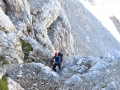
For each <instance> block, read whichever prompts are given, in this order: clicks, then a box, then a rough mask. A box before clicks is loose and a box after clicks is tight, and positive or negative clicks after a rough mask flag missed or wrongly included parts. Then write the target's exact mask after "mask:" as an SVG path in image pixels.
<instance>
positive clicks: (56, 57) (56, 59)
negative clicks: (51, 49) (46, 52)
mask: <svg viewBox="0 0 120 90" xmlns="http://www.w3.org/2000/svg"><path fill="white" fill-rule="evenodd" d="M52 59H55V64H54V65H53V70H54V71H55V72H56V71H57V70H56V66H58V67H59V70H60V69H61V60H60V56H58V53H57V52H56V53H55V56H54V57H53V58H52Z"/></svg>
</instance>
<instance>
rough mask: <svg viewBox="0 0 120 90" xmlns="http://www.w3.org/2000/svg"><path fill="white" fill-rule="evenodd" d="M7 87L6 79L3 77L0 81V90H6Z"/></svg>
mask: <svg viewBox="0 0 120 90" xmlns="http://www.w3.org/2000/svg"><path fill="white" fill-rule="evenodd" d="M7 85H8V83H7V78H6V77H5V76H3V77H2V79H1V80H0V90H8V87H7Z"/></svg>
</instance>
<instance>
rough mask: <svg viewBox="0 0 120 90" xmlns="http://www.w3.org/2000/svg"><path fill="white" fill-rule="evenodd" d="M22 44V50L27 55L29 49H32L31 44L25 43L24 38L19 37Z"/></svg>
mask: <svg viewBox="0 0 120 90" xmlns="http://www.w3.org/2000/svg"><path fill="white" fill-rule="evenodd" d="M20 42H21V44H22V50H23V51H24V54H25V56H29V53H30V51H33V48H32V46H31V44H29V43H27V42H26V41H25V40H23V39H21V38H20Z"/></svg>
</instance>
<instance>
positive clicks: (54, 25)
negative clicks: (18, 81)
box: [0, 0, 74, 63]
mask: <svg viewBox="0 0 120 90" xmlns="http://www.w3.org/2000/svg"><path fill="white" fill-rule="evenodd" d="M0 5H1V8H0V12H1V13H0V16H1V17H0V30H1V34H3V35H4V37H3V38H2V39H1V42H0V43H1V55H4V56H5V58H6V56H7V60H8V61H9V63H13V62H14V61H15V62H16V61H18V63H22V62H24V59H29V60H30V59H31V60H30V61H36V62H38V61H40V60H42V61H45V63H46V62H48V59H49V58H51V57H52V56H53V53H54V52H55V51H62V52H63V53H64V54H65V56H71V55H73V54H74V47H73V44H74V41H73V38H72V34H71V32H70V30H71V26H70V24H69V21H68V20H67V17H66V15H65V13H64V10H63V9H62V7H61V4H60V2H59V1H58V0H54V1H53V0H48V1H45V0H38V1H37V0H35V1H32V0H24V1H23V0H21V1H19V0H12V1H10V0H4V1H0ZM21 39H22V42H21ZM20 42H21V43H20ZM25 43H29V44H30V45H31V46H30V45H29V46H30V47H31V48H32V49H31V50H29V46H27V45H28V44H26V46H25V45H24V44H25ZM3 45H4V46H3ZM27 49H28V50H27ZM10 52H12V53H10ZM23 54H24V55H23ZM26 57H27V58H26ZM10 58H11V60H12V61H10ZM36 58H37V59H36Z"/></svg>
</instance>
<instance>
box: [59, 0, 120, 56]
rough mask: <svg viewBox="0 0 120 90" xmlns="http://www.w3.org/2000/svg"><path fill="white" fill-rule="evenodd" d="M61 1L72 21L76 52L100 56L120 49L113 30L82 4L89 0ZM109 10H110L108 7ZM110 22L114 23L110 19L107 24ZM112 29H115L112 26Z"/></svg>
mask: <svg viewBox="0 0 120 90" xmlns="http://www.w3.org/2000/svg"><path fill="white" fill-rule="evenodd" d="M59 1H61V3H62V5H63V7H64V10H65V13H66V15H67V18H68V20H69V21H70V25H71V30H72V31H71V32H72V35H73V38H74V43H75V44H74V47H75V51H76V54H78V55H97V56H100V55H103V54H104V53H106V52H108V51H110V50H113V49H117V50H120V43H119V42H118V41H117V40H116V39H115V38H114V36H113V35H112V34H111V32H109V31H108V30H107V28H106V27H104V26H103V22H101V21H99V19H97V18H96V16H94V15H93V14H92V13H91V12H89V11H88V10H87V9H86V8H85V6H83V4H81V2H87V0H83V1H81V0H69V1H68V0H59ZM88 1H93V0H88ZM103 2H104V1H103ZM113 2H114V1H113ZM88 9H89V8H88ZM93 10H94V9H93ZM95 10H96V8H95ZM98 11H99V10H98ZM108 11H110V10H109V9H108ZM101 12H102V11H101ZM101 14H102V13H101ZM99 15H100V14H99ZM106 19H107V18H104V20H106ZM109 23H112V21H111V20H110V19H109V20H108V21H107V22H106V24H109ZM109 26H111V24H109ZM114 28H115V26H114ZM109 29H110V27H109ZM111 30H113V29H112V28H111ZM113 32H116V31H113ZM117 35H118V34H117Z"/></svg>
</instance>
